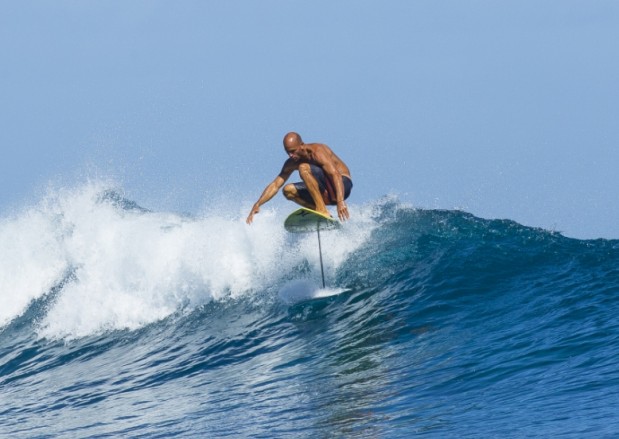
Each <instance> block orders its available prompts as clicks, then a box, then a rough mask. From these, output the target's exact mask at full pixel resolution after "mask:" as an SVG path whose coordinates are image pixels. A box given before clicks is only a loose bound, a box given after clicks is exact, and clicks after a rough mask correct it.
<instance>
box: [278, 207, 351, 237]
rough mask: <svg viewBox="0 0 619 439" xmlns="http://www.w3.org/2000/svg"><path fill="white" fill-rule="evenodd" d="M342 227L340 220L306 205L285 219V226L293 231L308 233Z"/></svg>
mask: <svg viewBox="0 0 619 439" xmlns="http://www.w3.org/2000/svg"><path fill="white" fill-rule="evenodd" d="M340 227H341V224H340V222H339V221H338V220H336V219H335V218H332V217H330V216H326V215H323V214H322V213H318V212H316V211H315V210H312V209H307V208H305V207H301V208H300V209H298V210H295V211H294V212H292V213H291V214H290V215H288V218H286V221H284V228H285V229H286V230H288V231H289V232H291V233H308V232H316V231H320V230H332V229H339V228H340Z"/></svg>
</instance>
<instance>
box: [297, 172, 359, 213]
mask: <svg viewBox="0 0 619 439" xmlns="http://www.w3.org/2000/svg"><path fill="white" fill-rule="evenodd" d="M310 168H311V170H312V175H313V176H314V178H315V179H316V181H317V182H318V189H319V190H320V193H321V194H322V199H323V200H324V201H325V204H330V205H335V204H337V196H336V193H335V186H334V185H333V183H332V182H331V180H330V179H329V177H327V176H326V174H325V171H323V170H322V168H321V167H320V166H316V165H310ZM342 183H343V185H344V199H347V198H348V196H349V195H350V191H351V190H352V180H351V179H350V178H348V177H346V176H345V175H342ZM293 184H294V187H295V188H296V189H297V193H298V194H299V197H300V198H302V199H303V200H304V201H306V202H308V203H309V204H314V199H313V198H312V195H311V194H310V192H309V190H308V189H307V186H306V185H305V182H302V181H301V182H299V183H293Z"/></svg>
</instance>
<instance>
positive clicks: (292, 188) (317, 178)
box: [247, 132, 352, 224]
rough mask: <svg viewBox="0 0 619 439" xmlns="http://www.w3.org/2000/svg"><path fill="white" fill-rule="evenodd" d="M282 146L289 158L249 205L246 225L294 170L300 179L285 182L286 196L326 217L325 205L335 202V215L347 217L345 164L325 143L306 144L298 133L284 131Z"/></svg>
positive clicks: (349, 184) (349, 183) (348, 185)
mask: <svg viewBox="0 0 619 439" xmlns="http://www.w3.org/2000/svg"><path fill="white" fill-rule="evenodd" d="M284 149H285V150H286V153H287V154H288V160H286V162H284V166H283V167H282V170H281V172H280V173H279V175H278V176H277V177H276V178H275V180H273V181H272V182H271V183H270V184H269V185H268V186H267V187H266V188H265V189H264V191H263V192H262V195H261V196H260V198H259V199H258V201H256V204H254V206H253V207H252V209H251V212H250V213H249V216H248V217H247V224H251V223H252V221H253V220H254V215H255V214H257V213H258V212H260V206H262V205H263V204H264V203H266V202H267V201H269V200H270V199H271V198H273V197H274V196H275V194H276V193H277V191H279V189H280V188H281V187H282V186H283V185H284V183H285V182H286V180H288V178H289V177H290V175H291V174H292V173H293V172H294V171H299V175H300V176H301V179H302V180H303V182H300V183H291V184H287V185H286V186H285V187H284V190H283V193H284V196H285V197H286V198H288V199H289V200H292V201H294V202H295V203H297V204H300V205H301V206H303V207H307V208H309V209H313V210H315V211H317V212H320V213H322V214H325V215H327V216H331V215H330V214H329V211H328V210H327V206H326V205H337V216H338V217H339V218H340V220H341V221H345V220H347V219H348V218H349V216H350V215H349V214H348V207H347V206H346V202H345V201H344V200H345V199H347V198H348V196H349V195H350V191H351V189H352V179H351V178H350V171H349V170H348V166H346V164H345V163H344V162H343V161H342V160H341V159H340V158H339V157H338V156H337V155H335V153H334V152H333V151H331V148H329V147H328V146H327V145H323V144H322V143H308V144H305V143H303V140H302V139H301V136H299V135H298V134H297V133H292V132H291V133H288V134H286V136H285V137H284Z"/></svg>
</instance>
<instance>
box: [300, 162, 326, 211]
mask: <svg viewBox="0 0 619 439" xmlns="http://www.w3.org/2000/svg"><path fill="white" fill-rule="evenodd" d="M299 175H300V176H301V179H302V180H303V182H304V183H305V186H306V187H307V190H308V191H309V193H310V195H311V196H312V199H313V200H314V205H315V206H316V207H315V208H314V209H315V210H316V212H320V213H323V214H325V215H329V211H328V210H327V206H325V201H324V200H323V198H322V194H321V193H320V188H319V187H318V181H316V177H314V174H312V169H311V167H310V165H308V164H307V163H303V164H300V165H299Z"/></svg>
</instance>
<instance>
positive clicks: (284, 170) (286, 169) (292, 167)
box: [281, 159, 299, 174]
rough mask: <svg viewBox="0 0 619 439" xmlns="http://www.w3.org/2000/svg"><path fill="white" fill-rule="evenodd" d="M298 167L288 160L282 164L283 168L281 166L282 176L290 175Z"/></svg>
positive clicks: (295, 163)
mask: <svg viewBox="0 0 619 439" xmlns="http://www.w3.org/2000/svg"><path fill="white" fill-rule="evenodd" d="M298 167H299V164H298V163H297V162H295V161H294V160H292V159H288V160H286V161H285V162H284V166H282V172H281V173H282V174H284V173H288V174H291V173H292V172H293V171H296V170H297V168H298Z"/></svg>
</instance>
